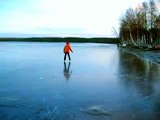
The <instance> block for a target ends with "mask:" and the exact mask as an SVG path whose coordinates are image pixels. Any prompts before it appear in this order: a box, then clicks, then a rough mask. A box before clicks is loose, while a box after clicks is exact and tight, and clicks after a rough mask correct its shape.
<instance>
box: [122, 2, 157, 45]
mask: <svg viewBox="0 0 160 120" xmlns="http://www.w3.org/2000/svg"><path fill="white" fill-rule="evenodd" d="M159 9H160V2H155V1H154V0H149V2H143V3H142V4H140V5H138V6H137V7H136V8H135V9H133V8H128V9H127V10H126V12H125V14H124V15H123V16H122V17H121V19H120V31H119V38H120V42H121V44H122V45H125V46H135V47H138V48H148V47H151V48H152V47H155V46H157V45H159V44H160V11H159Z"/></svg>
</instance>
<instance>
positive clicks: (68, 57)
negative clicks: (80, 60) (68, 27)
mask: <svg viewBox="0 0 160 120" xmlns="http://www.w3.org/2000/svg"><path fill="white" fill-rule="evenodd" d="M64 54H65V55H64V60H66V56H67V55H68V58H69V60H71V57H70V55H69V53H68V52H67V53H64Z"/></svg>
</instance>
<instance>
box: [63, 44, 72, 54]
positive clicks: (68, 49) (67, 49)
mask: <svg viewBox="0 0 160 120" xmlns="http://www.w3.org/2000/svg"><path fill="white" fill-rule="evenodd" d="M70 51H71V52H73V51H72V49H71V46H70V45H69V44H66V45H65V46H64V53H69V52H70Z"/></svg>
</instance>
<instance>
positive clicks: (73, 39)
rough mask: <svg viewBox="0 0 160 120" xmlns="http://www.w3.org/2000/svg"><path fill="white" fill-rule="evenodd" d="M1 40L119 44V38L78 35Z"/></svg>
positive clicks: (6, 39)
mask: <svg viewBox="0 0 160 120" xmlns="http://www.w3.org/2000/svg"><path fill="white" fill-rule="evenodd" d="M0 41H3V42H4V41H24V42H66V41H70V42H88V43H110V44H118V43H119V38H78V37H66V38H60V37H33V38H0Z"/></svg>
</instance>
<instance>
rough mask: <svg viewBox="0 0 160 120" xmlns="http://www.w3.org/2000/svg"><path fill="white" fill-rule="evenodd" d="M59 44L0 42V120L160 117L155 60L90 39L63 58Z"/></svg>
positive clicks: (149, 119)
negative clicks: (69, 59) (67, 59)
mask: <svg viewBox="0 0 160 120" xmlns="http://www.w3.org/2000/svg"><path fill="white" fill-rule="evenodd" d="M64 45H65V43H40V42H0V119H1V120H160V65H158V64H153V63H150V62H149V61H148V60H147V59H146V60H141V59H139V58H137V57H136V56H135V55H132V54H129V53H127V52H126V51H125V50H121V49H119V48H117V46H116V45H112V44H94V43H71V46H72V49H73V51H74V52H73V53H71V59H72V60H71V62H69V61H66V63H64V61H63V56H64V54H63V47H64ZM106 113H109V114H106Z"/></svg>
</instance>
